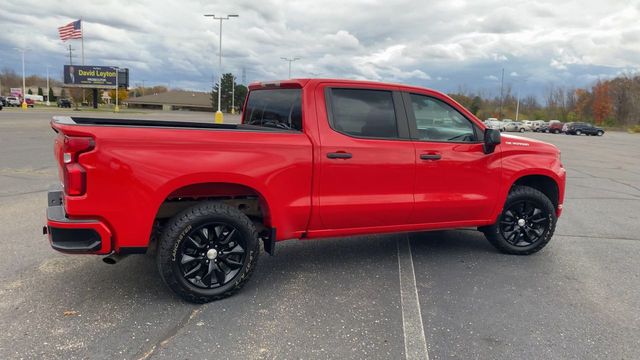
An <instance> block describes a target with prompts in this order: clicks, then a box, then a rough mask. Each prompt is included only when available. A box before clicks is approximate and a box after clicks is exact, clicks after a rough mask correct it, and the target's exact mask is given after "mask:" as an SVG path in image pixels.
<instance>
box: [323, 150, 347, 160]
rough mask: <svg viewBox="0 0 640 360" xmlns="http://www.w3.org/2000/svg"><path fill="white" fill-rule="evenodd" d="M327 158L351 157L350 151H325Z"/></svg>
mask: <svg viewBox="0 0 640 360" xmlns="http://www.w3.org/2000/svg"><path fill="white" fill-rule="evenodd" d="M327 157H328V158H329V159H351V157H352V156H351V153H348V152H330V153H327Z"/></svg>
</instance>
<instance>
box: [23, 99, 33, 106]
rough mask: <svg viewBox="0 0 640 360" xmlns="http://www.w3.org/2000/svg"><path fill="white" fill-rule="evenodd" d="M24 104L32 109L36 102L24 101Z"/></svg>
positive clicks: (31, 100)
mask: <svg viewBox="0 0 640 360" xmlns="http://www.w3.org/2000/svg"><path fill="white" fill-rule="evenodd" d="M24 102H26V103H27V107H30V108H32V107H34V106H35V104H36V102H35V101H34V100H33V99H25V100H24Z"/></svg>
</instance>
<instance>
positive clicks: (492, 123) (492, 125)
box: [484, 119, 504, 131]
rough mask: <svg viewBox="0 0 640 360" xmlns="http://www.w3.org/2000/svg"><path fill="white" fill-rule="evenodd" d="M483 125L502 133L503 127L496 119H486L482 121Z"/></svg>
mask: <svg viewBox="0 0 640 360" xmlns="http://www.w3.org/2000/svg"><path fill="white" fill-rule="evenodd" d="M484 124H485V125H487V127H488V128H489V129H495V130H500V131H502V128H503V127H504V124H503V123H502V121H498V120H497V119H494V120H492V119H487V120H485V121H484Z"/></svg>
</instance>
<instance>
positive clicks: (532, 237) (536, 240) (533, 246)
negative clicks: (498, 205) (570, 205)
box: [479, 185, 557, 255]
mask: <svg viewBox="0 0 640 360" xmlns="http://www.w3.org/2000/svg"><path fill="white" fill-rule="evenodd" d="M556 221H557V217H556V213H555V209H554V206H553V204H552V203H551V200H549V198H548V197H547V196H546V195H544V194H543V193H541V192H540V191H538V190H536V189H534V188H531V187H528V186H518V185H516V186H514V187H513V188H512V189H511V192H510V193H509V196H508V197H507V201H506V202H505V204H504V208H503V210H502V213H501V214H500V215H499V216H498V220H497V222H496V223H495V224H493V225H490V226H487V227H483V228H480V229H479V230H480V231H482V232H483V233H484V235H485V237H486V238H487V240H489V242H490V243H491V244H492V245H493V246H494V247H495V248H496V249H498V250H500V251H501V252H503V253H506V254H513V255H529V254H533V253H536V252H538V251H540V250H541V249H542V248H544V247H545V246H546V245H547V243H549V241H550V240H551V237H552V236H553V232H554V231H555V228H556Z"/></svg>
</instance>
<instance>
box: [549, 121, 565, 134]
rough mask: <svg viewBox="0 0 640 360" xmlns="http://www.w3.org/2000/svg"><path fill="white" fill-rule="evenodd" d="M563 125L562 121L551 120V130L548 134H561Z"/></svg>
mask: <svg viewBox="0 0 640 360" xmlns="http://www.w3.org/2000/svg"><path fill="white" fill-rule="evenodd" d="M562 128H563V124H562V122H561V121H560V120H549V129H548V130H547V131H546V132H549V133H553V134H560V133H561V132H562Z"/></svg>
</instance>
